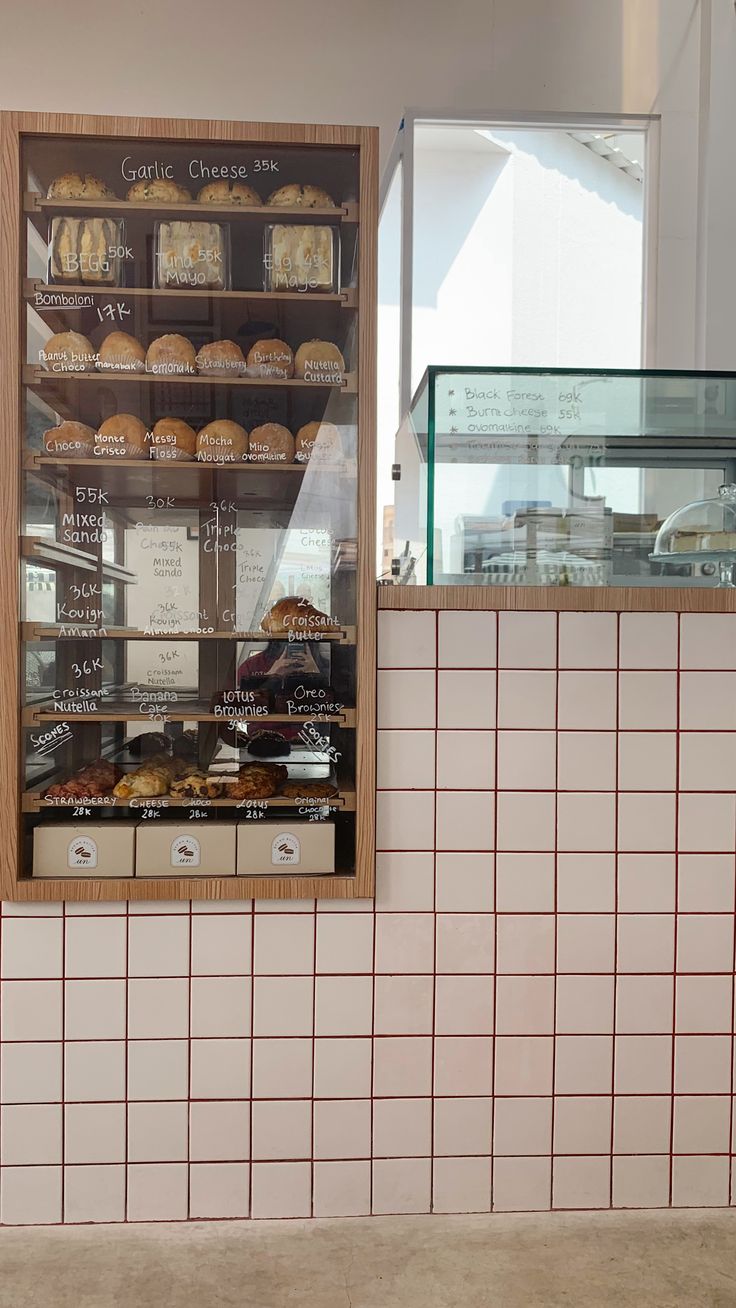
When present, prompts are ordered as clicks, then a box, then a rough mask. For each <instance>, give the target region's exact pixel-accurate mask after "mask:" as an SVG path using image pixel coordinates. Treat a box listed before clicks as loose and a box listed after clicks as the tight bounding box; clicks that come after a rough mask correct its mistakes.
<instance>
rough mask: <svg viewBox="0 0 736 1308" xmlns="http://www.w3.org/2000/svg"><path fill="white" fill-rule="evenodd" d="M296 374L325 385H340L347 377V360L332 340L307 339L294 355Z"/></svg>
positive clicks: (306, 379)
mask: <svg viewBox="0 0 736 1308" xmlns="http://www.w3.org/2000/svg"><path fill="white" fill-rule="evenodd" d="M294 376H295V377H301V378H302V380H303V381H308V382H319V383H321V384H322V385H323V386H324V385H325V384H326V385H328V386H340V385H342V382H343V381H344V378H345V360H344V359H343V357H342V354H341V353H340V351H339V350H338V348H337V346H336V345H333V343H332V341H305V342H304V344H303V345H300V346H299V349H298V350H297V352H296V354H295V356H294Z"/></svg>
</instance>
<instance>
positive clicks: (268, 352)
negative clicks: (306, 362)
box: [245, 339, 294, 380]
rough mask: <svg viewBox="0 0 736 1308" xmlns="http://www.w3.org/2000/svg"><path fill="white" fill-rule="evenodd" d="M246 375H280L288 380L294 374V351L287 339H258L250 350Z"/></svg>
mask: <svg viewBox="0 0 736 1308" xmlns="http://www.w3.org/2000/svg"><path fill="white" fill-rule="evenodd" d="M245 375H246V377H279V378H281V379H282V380H286V379H287V378H288V377H293V376H294V352H293V350H292V349H291V347H290V346H289V345H287V344H286V341H280V340H278V339H274V340H267V341H256V343H255V345H252V346H251V348H250V349H249V351H248V358H247V359H246V366H245Z"/></svg>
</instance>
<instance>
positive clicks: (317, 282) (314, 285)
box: [266, 223, 337, 293]
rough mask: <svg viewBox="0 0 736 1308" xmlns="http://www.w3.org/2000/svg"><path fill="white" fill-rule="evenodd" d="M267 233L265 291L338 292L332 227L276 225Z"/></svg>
mask: <svg viewBox="0 0 736 1308" xmlns="http://www.w3.org/2000/svg"><path fill="white" fill-rule="evenodd" d="M267 233H268V235H269V236H270V250H269V252H268V254H267V255H266V269H267V273H268V276H267V278H266V282H267V285H266V290H268V291H301V292H302V293H303V292H305V291H310V292H311V291H331V290H333V289H335V290H336V289H337V278H336V267H335V262H336V261H335V230H334V228H332V227H316V226H307V225H302V226H296V225H294V226H288V227H287V226H286V225H284V224H283V223H276V224H275V225H274V226H273V227H270V228H268V229H267Z"/></svg>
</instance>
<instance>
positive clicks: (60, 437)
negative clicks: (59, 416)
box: [43, 421, 95, 459]
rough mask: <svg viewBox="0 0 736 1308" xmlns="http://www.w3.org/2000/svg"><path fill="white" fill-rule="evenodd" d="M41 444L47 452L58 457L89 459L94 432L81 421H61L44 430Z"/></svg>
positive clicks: (93, 443) (93, 445)
mask: <svg viewBox="0 0 736 1308" xmlns="http://www.w3.org/2000/svg"><path fill="white" fill-rule="evenodd" d="M43 444H44V449H45V450H46V453H47V454H55V455H56V456H57V457H58V458H67V459H90V458H92V456H93V454H94V452H95V433H94V430H93V428H92V427H86V426H85V424H84V423H83V422H71V421H67V422H62V423H59V426H58V427H51V428H50V429H49V430H48V431H45V432H44V434H43Z"/></svg>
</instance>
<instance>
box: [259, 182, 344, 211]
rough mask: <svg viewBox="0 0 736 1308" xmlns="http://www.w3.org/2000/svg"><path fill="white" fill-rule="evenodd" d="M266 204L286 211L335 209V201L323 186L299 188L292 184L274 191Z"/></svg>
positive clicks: (295, 183) (294, 183)
mask: <svg viewBox="0 0 736 1308" xmlns="http://www.w3.org/2000/svg"><path fill="white" fill-rule="evenodd" d="M266 204H270V205H273V206H274V207H275V208H278V209H280V208H285V209H334V208H335V201H334V200H333V198H332V196H331V195H328V193H327V191H323V190H322V187H321V186H299V184H298V183H297V182H290V183H289V184H288V185H287V186H279V188H278V190H276V191H272V192H271V194H270V195H269V197H268V199H267V201H266Z"/></svg>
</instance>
